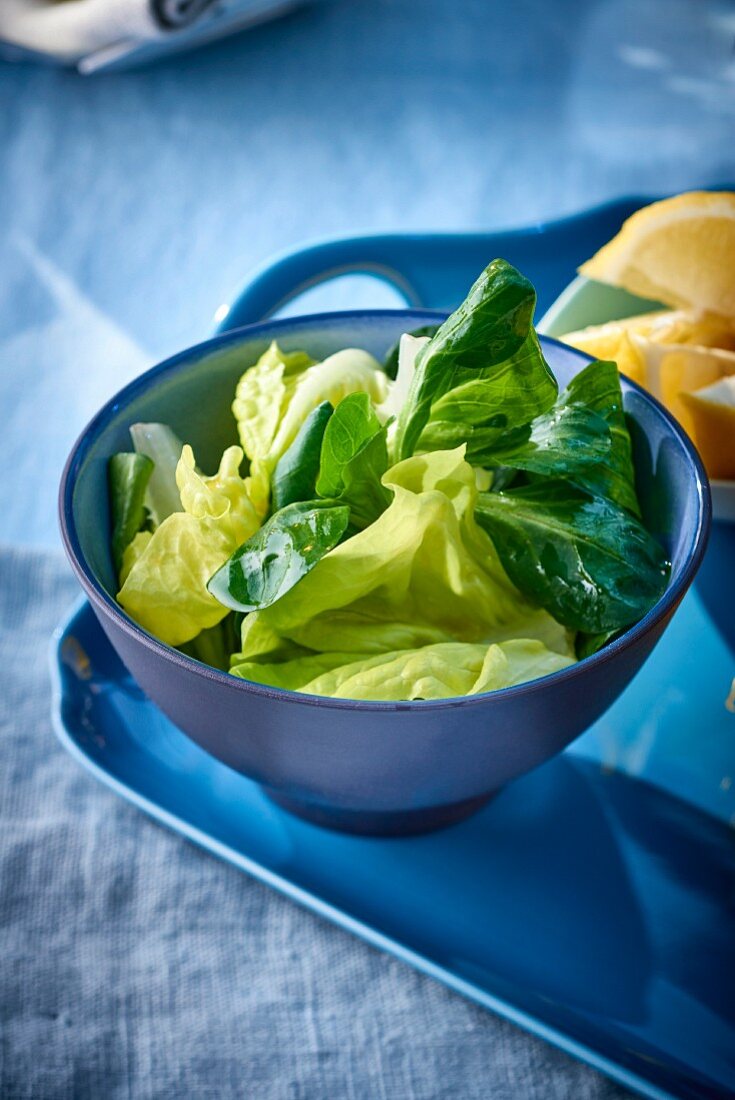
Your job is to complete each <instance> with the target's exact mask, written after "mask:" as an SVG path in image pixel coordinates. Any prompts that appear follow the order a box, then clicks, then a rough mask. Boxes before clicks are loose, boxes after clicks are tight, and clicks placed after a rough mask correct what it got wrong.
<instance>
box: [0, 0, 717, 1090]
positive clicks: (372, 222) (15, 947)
mask: <svg viewBox="0 0 735 1100" xmlns="http://www.w3.org/2000/svg"><path fill="white" fill-rule="evenodd" d="M733 38H735V12H734V9H733V7H732V5H731V4H730V3H726V2H724V0H722V2H717V0H708V2H706V3H705V2H703V3H700V4H697V5H691V4H690V3H688V0H659V2H657V3H650V4H646V3H643V4H642V3H640V2H639V0H594V2H588V0H557V2H555V3H551V4H550V3H542V2H540V0H524V2H522V3H517V4H512V5H511V4H500V3H487V2H486V0H481V2H480V0H475V2H472V3H466V4H463V5H456V4H452V3H449V0H419V2H415V0H345V2H343V3H325V4H323V5H320V6H318V7H315V8H312V9H308V8H307V9H303V10H300V11H297V12H296V13H294V14H293V15H291V16H289V17H287V18H285V19H283V20H282V21H280V22H279V23H275V24H273V25H269V26H266V27H262V28H258V29H256V30H253V31H251V32H249V33H248V34H246V35H244V36H242V37H240V38H237V39H233V40H231V41H229V42H226V43H223V44H220V45H218V46H216V47H211V48H208V49H206V50H203V51H201V52H200V53H198V54H193V55H191V56H185V57H181V58H177V59H175V60H171V61H167V62H165V63H163V64H161V65H160V66H158V67H154V68H150V69H147V70H141V71H140V72H136V73H129V74H122V75H111V76H107V77H104V78H100V79H98V80H95V79H90V80H87V81H85V80H84V79H82V78H80V77H78V76H76V75H75V74H72V73H66V72H63V71H58V70H53V69H41V68H34V67H31V66H18V67H13V66H10V65H4V66H0V194H1V195H2V202H0V242H2V243H1V244H0V412H1V413H2V425H3V433H2V442H3V447H2V458H3V470H2V477H1V478H0V540H2V541H3V542H4V543H5V546H4V548H3V549H2V550H1V551H0V807H1V810H2V823H1V825H0V883H1V884H2V885H1V890H0V958H2V963H1V964H0V1028H1V1039H2V1041H1V1042H0V1096H1V1097H8V1098H18V1100H20V1098H26V1097H29V1098H30V1097H33V1098H38V1097H49V1098H54V1100H55V1098H65V1097H68V1098H74V1100H77V1098H81V1100H84V1098H86V1097H93V1098H96V1097H105V1098H106V1097H112V1098H115V1097H126V1098H128V1097H132V1098H135V1100H137V1098H139V1097H143V1098H147V1097H152V1098H153V1097H155V1098H157V1097H189V1096H191V1097H207V1096H211V1097H218V1098H220V1097H223V1098H225V1100H226V1098H229V1097H248V1098H251V1097H252V1098H257V1097H263V1098H268V1100H271V1098H278V1100H280V1098H282V1097H283V1098H286V1097H290V1098H294V1100H296V1098H308V1100H311V1098H315V1100H320V1098H322V1097H324V1098H330V1100H331V1098H332V1097H335V1098H336V1097H350V1098H352V1100H362V1098H363V1097H369V1098H372V1097H379V1098H381V1100H428V1098H443V1097H447V1098H449V1097H461V1098H463V1100H471V1098H474V1097H477V1098H478V1100H479V1098H481V1097H482V1098H485V1097H489V1096H491V1097H493V1098H494V1100H502V1098H505V1097H508V1098H509V1100H510V1098H517V1097H538V1098H542V1097H543V1098H544V1100H545V1098H548V1097H551V1098H554V1100H556V1098H566V1097H568V1098H570V1100H583V1098H585V1097H590V1098H595V1100H597V1098H601V1097H612V1096H617V1095H622V1090H620V1089H618V1088H617V1087H616V1086H613V1085H611V1084H610V1083H608V1082H606V1081H605V1080H604V1079H603V1078H602V1077H600V1076H599V1075H598V1074H596V1073H595V1072H593V1071H592V1070H589V1069H586V1068H584V1067H582V1066H579V1065H578V1064H576V1063H575V1062H573V1061H572V1060H570V1059H569V1058H567V1057H566V1056H565V1055H562V1054H560V1053H558V1052H556V1051H554V1050H552V1049H551V1048H550V1047H548V1046H546V1045H545V1044H543V1043H541V1042H539V1041H537V1040H535V1039H532V1038H530V1037H528V1036H526V1035H524V1034H523V1033H522V1032H520V1031H518V1030H517V1029H516V1028H514V1027H513V1026H511V1025H509V1024H506V1023H504V1022H502V1021H499V1020H497V1019H495V1018H494V1017H492V1016H490V1015H489V1014H487V1013H484V1012H482V1011H480V1010H478V1009H476V1008H474V1007H472V1006H471V1005H469V1004H467V1003H465V1002H464V1001H463V1000H461V999H460V998H459V997H457V996H454V995H452V994H450V993H448V992H446V991H445V990H443V989H442V988H440V987H439V986H438V985H436V984H435V983H433V982H431V981H430V980H428V979H426V978H423V977H421V976H419V975H417V974H414V973H413V972H411V971H410V970H409V969H408V968H407V967H405V966H403V965H402V964H400V963H398V962H396V961H394V960H392V959H389V958H387V957H385V956H383V955H381V954H379V953H377V952H375V951H373V950H371V949H369V948H367V947H365V946H364V945H362V944H360V943H358V942H356V941H355V940H353V939H351V938H350V937H349V936H347V935H346V934H345V933H343V932H341V931H338V930H335V929H333V928H331V927H330V926H328V925H326V924H325V923H323V922H322V921H320V920H319V919H317V918H316V917H314V916H312V915H310V914H307V913H304V912H302V911H301V910H300V909H298V908H297V907H296V906H294V905H293V904H292V903H290V902H288V901H285V900H283V899H281V898H279V897H277V896H275V895H273V894H272V893H270V892H269V891H268V890H267V889H266V888H265V887H263V886H262V885H260V884H258V883H255V882H252V881H249V880H248V879H247V878H245V877H244V876H243V875H242V874H240V873H239V872H237V871H235V870H233V869H231V868H228V867H225V866H223V865H221V864H219V863H218V862H216V861H215V860H213V859H211V858H210V857H208V856H205V855H203V854H201V853H199V852H198V851H196V850H194V849H193V848H191V847H190V846H189V845H187V844H186V843H185V842H184V841H182V840H181V839H180V838H179V837H177V836H174V835H169V834H168V833H166V832H165V831H163V830H161V829H158V828H156V827H154V826H153V825H151V824H150V823H149V822H148V821H147V820H145V819H144V818H143V817H142V816H140V815H139V814H138V813H137V812H136V811H135V810H134V809H132V808H130V807H129V806H127V805H124V804H122V803H121V802H119V801H118V800H117V799H116V798H115V797H114V796H113V795H112V794H111V793H109V792H108V791H106V790H102V789H101V788H98V787H97V786H96V785H95V784H94V782H93V781H92V780H91V779H90V778H89V777H88V776H86V775H85V774H83V773H82V772H81V771H80V770H79V768H78V766H77V765H76V764H75V763H74V762H73V761H72V760H71V759H68V758H67V757H66V756H65V755H64V753H63V752H62V750H61V749H60V748H59V747H57V745H56V742H55V740H54V738H53V734H52V732H51V727H50V722H49V684H48V676H47V672H46V660H47V658H46V651H47V647H48V637H49V634H50V632H51V630H52V628H53V626H54V625H55V623H56V621H57V620H58V618H59V617H60V615H61V613H62V611H63V610H64V609H65V607H66V606H67V605H68V603H69V602H70V600H71V599H72V598H73V596H74V593H75V586H74V584H73V582H72V580H71V578H70V575H69V573H68V571H67V568H66V566H65V564H64V563H63V561H62V559H61V556H60V552H59V549H58V540H57V534H56V523H55V494H56V486H57V483H58V476H59V472H60V467H61V464H62V462H63V458H64V456H65V453H66V451H67V450H68V448H69V446H70V444H71V442H72V440H73V438H74V436H75V435H76V434H77V433H78V431H79V430H80V429H81V427H82V425H83V423H84V422H85V420H86V419H87V418H88V417H89V416H90V415H91V414H92V413H93V412H94V410H95V409H96V408H97V407H98V406H99V404H100V403H101V402H102V401H103V400H104V399H105V398H106V397H107V396H109V394H111V393H112V392H113V391H114V390H115V389H116V388H118V387H119V386H120V384H121V383H123V382H124V381H126V380H127V379H129V378H131V377H133V376H134V375H135V374H136V373H138V372H139V371H140V370H141V369H143V368H144V367H145V366H146V365H148V364H150V363H151V362H153V361H154V360H155V359H156V358H160V357H161V356H163V355H165V354H168V353H171V352H174V351H176V350H177V349H178V348H180V347H182V346H184V345H185V344H188V343H191V342H194V341H196V340H198V339H200V338H202V337H203V336H205V335H206V333H207V329H208V326H209V319H210V317H211V315H212V314H213V312H214V310H215V308H216V307H217V305H218V304H219V303H220V302H221V301H222V300H223V299H225V298H226V297H227V296H228V295H229V293H230V291H231V290H232V288H233V287H235V286H236V285H237V284H238V283H239V282H240V281H241V279H242V278H243V276H244V275H245V274H246V272H247V271H248V270H249V269H251V268H252V266H253V265H254V264H256V263H257V262H260V261H262V260H263V259H264V258H265V257H266V256H267V255H268V254H270V253H272V252H274V251H276V250H278V249H281V248H284V247H289V246H293V245H294V244H296V243H298V242H299V241H300V240H303V239H305V238H312V237H314V236H317V235H320V234H325V233H341V232H346V233H353V232H356V231H358V230H363V229H371V228H374V229H378V228H381V229H396V228H405V229H420V228H440V227H441V228H460V229H461V228H490V227H494V226H507V225H511V224H525V223H529V222H533V221H536V220H539V219H542V218H547V217H550V216H556V215H558V214H561V213H565V212H569V211H572V210H574V209H577V208H579V207H580V206H583V205H587V204H589V203H592V202H595V201H598V200H602V199H605V198H609V197H612V196H614V195H619V194H621V193H623V192H630V191H636V192H663V191H667V190H676V189H682V188H686V187H688V186H691V185H693V184H707V183H717V182H719V181H722V180H726V179H728V178H735V153H734V151H733V150H734V149H735V143H733V140H732V138H733V130H734V127H735V70H734V69H733V61H732V41H733ZM570 274H571V273H570ZM388 300H389V297H388V291H386V290H385V289H381V288H378V287H376V285H375V284H373V283H372V282H370V281H367V280H357V281H354V280H353V281H351V282H350V283H349V285H345V286H342V287H341V288H336V289H334V290H332V291H329V292H327V291H318V292H313V293H312V294H311V296H310V299H309V302H308V303H306V305H307V306H308V307H312V306H315V305H317V304H318V305H320V306H321V305H324V304H332V303H336V304H338V305H345V304H347V303H348V302H349V303H354V304H361V305H362V304H386V302H387V301H388Z"/></svg>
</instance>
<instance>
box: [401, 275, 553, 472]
mask: <svg viewBox="0 0 735 1100" xmlns="http://www.w3.org/2000/svg"><path fill="white" fill-rule="evenodd" d="M535 304H536V292H535V291H534V289H533V286H532V285H531V283H529V282H528V280H527V279H525V278H524V277H523V276H522V275H521V274H520V273H519V272H518V271H516V269H515V268H514V267H512V266H511V265H510V264H509V263H507V262H506V261H505V260H493V262H492V263H491V264H490V265H489V266H488V267H487V268H486V269H485V271H483V273H482V274H481V275H480V277H479V278H478V280H477V282H476V283H475V284H474V286H473V287H472V288H471V290H470V292H469V294H468V296H467V298H466V299H465V301H464V302H463V303H462V305H461V306H460V307H459V309H457V310H455V312H454V313H453V314H452V315H451V316H450V317H449V318H448V319H447V320H446V321H445V322H444V323H443V324H442V325H441V326H440V327H439V329H438V330H437V332H436V333H435V335H434V336H432V338H431V339H430V340H429V341H428V343H426V344H425V345H424V346H423V347H422V348H421V349H420V350H419V352H418V356H417V359H416V368H415V371H414V374H413V378H412V381H411V387H410V390H409V393H408V397H407V399H406V401H405V402H404V403H403V406H402V408H401V410H400V412H399V414H398V422H397V425H396V430H395V437H394V454H395V456H396V458H398V459H403V458H406V457H408V456H409V455H411V454H413V452H414V451H415V449H416V447H417V445H418V444H419V439H420V437H421V435H422V432H423V431H424V429H425V427H426V425H427V423H428V422H429V419H430V418H433V419H435V420H438V421H440V422H448V423H454V424H456V425H457V426H458V431H460V432H461V433H462V434H461V439H456V440H455V442H457V443H459V442H465V441H466V440H467V439H468V438H469V435H470V431H469V428H470V426H473V425H479V424H486V423H487V421H488V420H492V421H495V420H497V427H498V429H499V430H500V429H502V428H506V429H507V428H508V427H517V426H521V425H522V424H526V423H528V421H529V420H531V419H533V417H534V416H536V415H538V414H539V413H541V412H545V411H546V410H547V409H548V408H550V407H551V405H553V403H554V399H555V397H556V394H557V386H556V382H555V380H554V376H553V374H552V373H551V371H550V370H549V367H548V365H547V364H546V362H545V360H544V357H543V355H542V353H541V348H540V345H539V343H538V339H537V337H536V334H535V332H534V330H533V324H532V322H533V311H534V308H535ZM421 448H422V449H425V450H430V449H433V448H432V446H431V445H429V444H426V442H425V441H422V444H421Z"/></svg>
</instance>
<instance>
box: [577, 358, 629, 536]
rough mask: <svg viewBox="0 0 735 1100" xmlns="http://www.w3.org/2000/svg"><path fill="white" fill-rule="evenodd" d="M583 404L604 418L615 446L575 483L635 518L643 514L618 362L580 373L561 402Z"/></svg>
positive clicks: (592, 365) (592, 366)
mask: <svg viewBox="0 0 735 1100" xmlns="http://www.w3.org/2000/svg"><path fill="white" fill-rule="evenodd" d="M562 400H563V401H564V402H565V403H567V404H569V405H574V404H576V405H580V406H584V407H585V408H586V409H589V410H591V411H592V412H595V413H597V414H598V415H599V416H601V417H604V419H605V422H606V423H607V425H608V428H609V430H610V435H611V446H610V449H609V451H608V452H607V454H606V455H605V456H604V457H603V459H602V461H601V462H600V461H596V462H594V463H590V466H589V467H588V468H586V469H583V470H581V471H577V472H576V473H575V475H574V477H573V479H572V480H574V482H575V484H577V485H580V486H581V487H582V488H583V489H589V491H590V492H592V493H597V494H599V495H600V496H604V497H607V498H608V500H612V501H615V503H616V504H620V505H621V506H622V507H623V508H627V509H628V511H629V512H632V513H633V515H635V516H639V517H640V514H641V510H640V506H639V504H638V496H637V494H636V490H635V470H634V468H633V448H632V445H631V441H630V433H629V432H628V425H627V424H626V421H625V411H624V409H623V392H622V390H621V388H620V374H619V372H618V368H617V366H616V364H615V363H608V362H603V361H597V362H595V363H590V364H589V365H588V366H586V367H585V368H584V370H581V371H580V372H579V374H576V375H575V376H574V378H573V379H572V380H571V382H570V383H569V385H568V386H567V388H566V389H565V390H564V393H563V394H562V395H561V397H560V401H562Z"/></svg>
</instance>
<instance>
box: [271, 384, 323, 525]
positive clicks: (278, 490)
mask: <svg viewBox="0 0 735 1100" xmlns="http://www.w3.org/2000/svg"><path fill="white" fill-rule="evenodd" d="M333 412H334V407H333V406H332V405H331V404H330V402H329V401H322V403H321V405H317V407H316V408H315V409H312V411H311V412H310V413H309V415H308V416H307V418H306V420H305V421H304V423H303V424H302V425H301V427H300V428H299V431H298V432H297V434H296V438H295V439H294V441H293V443H292V444H291V446H290V447H288V448H287V450H286V451H284V453H283V454H282V455H281V457H280V458H279V460H278V462H277V464H276V468H275V470H274V472H273V486H272V496H273V511H274V512H278V511H280V509H281V508H285V507H286V505H287V504H295V503H296V502H297V501H300V500H313V499H314V497H315V496H316V479H317V478H318V476H319V466H320V463H321V454H322V440H323V439H324V433H325V431H326V429H327V424H328V422H329V419H330V417H331V416H332V413H333Z"/></svg>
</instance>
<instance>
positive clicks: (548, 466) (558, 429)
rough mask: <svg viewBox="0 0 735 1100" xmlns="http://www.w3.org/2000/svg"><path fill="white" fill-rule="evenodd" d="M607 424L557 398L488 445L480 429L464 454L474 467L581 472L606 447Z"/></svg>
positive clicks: (605, 453) (597, 460)
mask: <svg viewBox="0 0 735 1100" xmlns="http://www.w3.org/2000/svg"><path fill="white" fill-rule="evenodd" d="M610 446H611V437H610V429H609V428H608V426H607V423H606V421H605V420H604V419H603V418H602V417H601V416H599V415H598V414H597V413H596V412H593V410H592V409H588V408H584V406H582V405H568V404H566V403H565V402H563V401H562V400H561V399H560V400H559V401H558V402H557V404H556V405H554V407H553V408H552V409H550V411H549V412H546V413H542V414H541V415H540V416H537V417H536V418H535V419H534V420H532V421H531V423H530V424H528V425H526V427H524V428H517V429H516V430H515V431H507V432H505V433H503V435H502V436H501V437H500V438H499V439H498V438H497V437H496V438H494V439H493V442H492V443H491V444H490V445H489V446H484V445H483V435H482V429H479V430H478V431H477V432H475V433H473V434H472V435H471V436H470V439H469V441H468V444H467V458H468V459H469V461H470V462H473V463H474V464H476V465H478V466H484V467H487V468H494V467H505V468H510V469H515V470H524V471H526V472H529V473H536V474H543V475H544V476H547V477H573V476H574V475H580V476H584V474H585V472H586V471H587V470H588V468H589V467H591V466H595V465H597V464H598V463H601V462H603V461H604V459H605V458H606V457H607V456H608V454H609V452H610Z"/></svg>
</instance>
